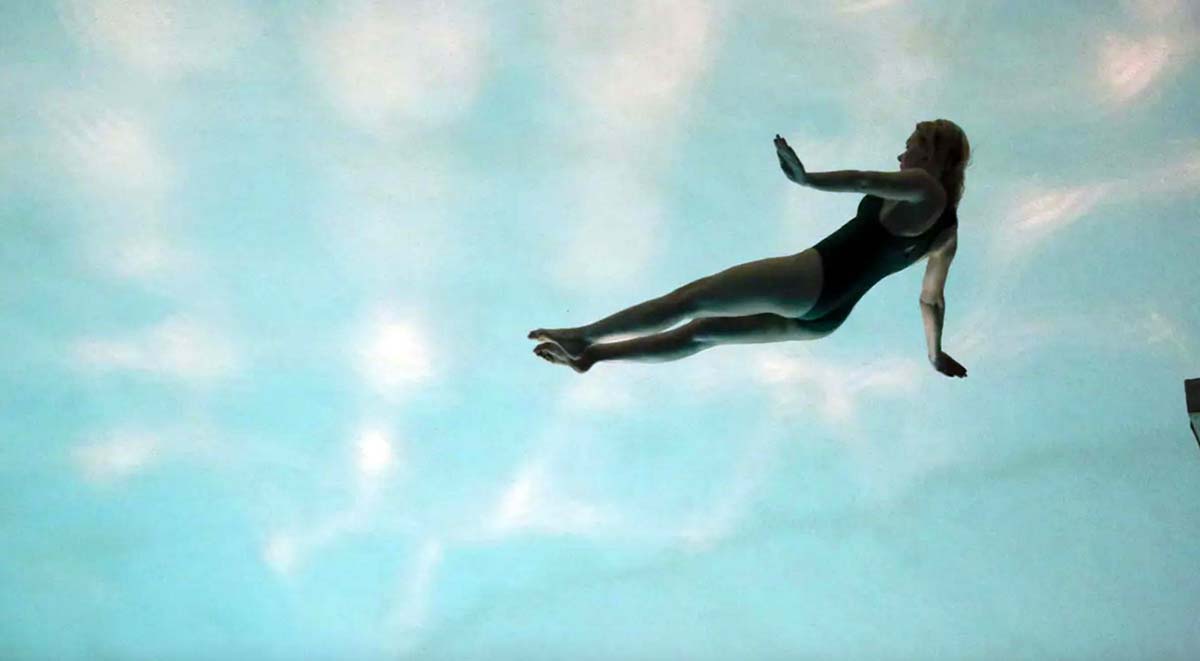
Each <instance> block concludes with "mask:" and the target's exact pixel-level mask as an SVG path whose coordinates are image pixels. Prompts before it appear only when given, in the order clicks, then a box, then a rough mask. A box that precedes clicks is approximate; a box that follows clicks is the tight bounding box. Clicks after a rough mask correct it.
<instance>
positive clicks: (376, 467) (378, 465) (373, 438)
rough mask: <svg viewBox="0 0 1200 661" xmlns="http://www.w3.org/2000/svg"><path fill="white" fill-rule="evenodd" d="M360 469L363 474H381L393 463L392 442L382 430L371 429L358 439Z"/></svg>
mask: <svg viewBox="0 0 1200 661" xmlns="http://www.w3.org/2000/svg"><path fill="white" fill-rule="evenodd" d="M357 447H358V470H359V471H360V472H361V473H362V474H363V475H368V476H370V475H379V474H380V473H382V472H383V471H384V470H386V469H387V468H388V466H390V465H391V464H392V458H393V456H394V453H393V451H392V443H391V442H390V441H389V440H388V438H387V436H386V435H385V434H384V432H382V431H378V430H371V431H367V432H365V433H363V435H362V437H361V438H359V439H358V445H357Z"/></svg>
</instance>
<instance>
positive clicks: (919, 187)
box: [775, 135, 946, 202]
mask: <svg viewBox="0 0 1200 661" xmlns="http://www.w3.org/2000/svg"><path fill="white" fill-rule="evenodd" d="M775 152H776V153H777V154H778V155H779V167H780V168H781V169H782V170H783V173H784V174H785V175H787V178H788V179H790V180H792V181H794V182H796V183H797V184H800V185H801V186H808V187H809V188H815V189H817V190H822V191H827V192H831V193H866V194H868V195H877V196H879V197H884V198H887V199H890V200H902V201H904V202H924V201H925V200H927V199H929V198H930V197H931V196H939V195H940V196H945V194H946V193H945V191H943V190H942V185H941V184H940V183H938V180H937V179H934V178H933V176H932V175H930V174H929V173H928V172H926V171H924V170H921V169H918V168H914V169H911V170H900V171H899V172H875V171H872V170H834V171H832V172H806V171H805V170H804V164H803V163H801V162H800V158H799V157H798V156H796V152H795V151H794V150H793V149H792V147H791V145H789V144H788V143H787V140H784V139H783V138H781V137H780V136H778V135H776V136H775Z"/></svg>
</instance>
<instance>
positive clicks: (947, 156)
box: [917, 119, 971, 209]
mask: <svg viewBox="0 0 1200 661" xmlns="http://www.w3.org/2000/svg"><path fill="white" fill-rule="evenodd" d="M917 130H918V131H920V132H921V135H923V136H925V137H927V138H929V144H930V145H932V147H933V155H934V158H936V159H937V160H938V161H939V162H941V164H942V188H945V189H946V195H947V196H949V198H950V199H949V200H948V201H947V204H949V205H950V206H951V207H952V208H954V209H958V201H959V200H961V199H962V196H963V191H964V190H966V184H965V183H964V175H965V173H966V169H967V166H968V165H970V161H971V143H970V142H969V141H968V140H967V134H966V133H965V132H964V131H963V130H962V129H961V128H960V127H959V126H958V124H955V123H954V122H952V121H950V120H948V119H935V120H933V121H928V122H920V123H919V124H917Z"/></svg>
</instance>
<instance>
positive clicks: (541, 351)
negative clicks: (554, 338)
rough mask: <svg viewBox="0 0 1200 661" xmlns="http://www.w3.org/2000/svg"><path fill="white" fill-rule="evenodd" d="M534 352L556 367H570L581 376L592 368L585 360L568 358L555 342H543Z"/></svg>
mask: <svg viewBox="0 0 1200 661" xmlns="http://www.w3.org/2000/svg"><path fill="white" fill-rule="evenodd" d="M533 352H534V353H536V354H537V355H539V356H541V357H542V358H544V359H545V360H547V361H549V362H551V363H554V364H556V365H569V366H570V367H571V369H573V370H575V371H576V372H579V373H580V374H583V373H584V372H586V371H588V370H589V369H590V368H591V367H592V366H591V365H590V364H588V362H587V361H585V360H583V359H580V358H572V357H571V356H568V355H567V352H566V350H564V349H563V348H562V347H560V346H558V345H557V344H555V343H553V342H543V343H541V344H539V345H537V347H535V348H534V350H533Z"/></svg>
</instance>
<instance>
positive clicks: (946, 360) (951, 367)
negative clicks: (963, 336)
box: [933, 351, 967, 377]
mask: <svg viewBox="0 0 1200 661" xmlns="http://www.w3.org/2000/svg"><path fill="white" fill-rule="evenodd" d="M933 367H934V368H935V369H937V371H939V372H941V373H942V374H945V375H946V376H957V377H965V376H966V375H967V368H965V367H963V366H962V365H960V364H959V363H958V361H957V360H954V359H953V358H951V357H950V356H948V355H946V352H945V351H939V352H938V355H937V358H936V359H934V361H933Z"/></svg>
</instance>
